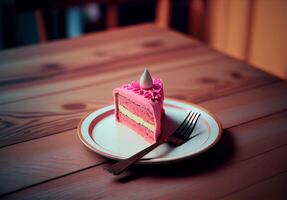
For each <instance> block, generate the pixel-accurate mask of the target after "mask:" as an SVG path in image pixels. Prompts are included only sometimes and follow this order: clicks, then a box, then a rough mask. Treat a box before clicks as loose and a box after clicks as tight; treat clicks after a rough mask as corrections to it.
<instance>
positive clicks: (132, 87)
mask: <svg viewBox="0 0 287 200" xmlns="http://www.w3.org/2000/svg"><path fill="white" fill-rule="evenodd" d="M113 95H114V104H115V117H116V120H117V121H118V122H121V123H123V124H125V125H126V126H128V127H130V128H132V129H133V130H135V132H136V133H138V134H139V135H141V136H142V137H143V138H145V139H146V140H147V141H148V142H150V143H154V142H156V139H157V138H158V136H159V135H160V133H161V119H162V116H163V115H164V109H163V100H164V93H163V84H162V81H161V80H160V79H153V87H152V88H151V89H147V90H146V89H142V88H141V87H140V85H139V83H138V82H132V83H130V84H125V85H123V86H121V87H118V88H115V89H114V90H113ZM118 96H123V97H125V98H126V99H129V100H130V101H131V102H134V104H135V105H140V106H141V107H142V108H146V110H147V111H146V112H145V113H143V112H137V116H138V117H140V118H142V119H149V118H150V115H147V116H146V113H147V112H148V111H150V112H151V113H152V118H150V119H153V121H154V123H153V125H154V126H155V131H154V132H151V136H149V137H148V138H149V139H147V136H144V135H146V133H147V129H146V128H145V127H143V126H141V125H139V124H137V123H136V122H134V121H132V120H131V119H126V120H124V121H121V120H120V118H123V117H121V113H120V112H119V103H120V100H119V98H118ZM126 109H127V110H129V106H128V105H126ZM132 110H136V109H132ZM125 117H126V116H125ZM126 118H128V117H126ZM129 123H130V125H129ZM137 126H138V128H137ZM133 127H134V128H133Z"/></svg>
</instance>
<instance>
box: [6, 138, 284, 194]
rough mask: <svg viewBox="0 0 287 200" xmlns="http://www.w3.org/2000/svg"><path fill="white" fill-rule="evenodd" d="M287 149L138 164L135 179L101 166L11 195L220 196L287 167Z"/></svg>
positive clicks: (273, 174)
mask: <svg viewBox="0 0 287 200" xmlns="http://www.w3.org/2000/svg"><path fill="white" fill-rule="evenodd" d="M237 142H238V141H237ZM253 145H254V144H253ZM221 153H223V152H221ZM286 153H287V147H286V145H285V146H282V147H280V148H277V149H274V150H271V151H269V152H267V153H264V154H261V155H259V156H256V157H252V158H250V159H247V160H245V161H242V162H230V163H228V164H226V163H225V164H224V165H223V164H221V165H220V162H217V164H215V158H214V157H213V158H212V157H211V156H215V155H212V154H209V158H208V156H202V157H198V158H197V159H195V160H193V161H189V162H184V163H182V164H181V165H179V164H178V165H173V166H162V167H160V168H159V166H155V167H137V171H138V172H137V174H138V177H133V178H134V179H135V180H132V181H130V182H129V181H128V179H129V178H132V177H124V178H121V179H117V178H115V177H114V176H113V175H110V174H107V172H105V171H104V170H103V169H102V168H101V167H94V168H91V169H88V170H84V171H81V172H78V173H76V174H73V175H70V176H66V177H63V178H60V179H57V180H53V181H49V182H47V183H44V184H40V185H37V186H35V187H31V188H28V189H26V190H23V191H20V192H17V193H13V194H11V195H9V196H7V199H43V198H50V199H55V198H57V199H67V198H76V199H78V198H81V199H83V198H89V199H96V198H102V199H110V198H113V199H135V198H136V199H155V198H161V199H174V198H180V199H186V198H187V197H188V198H189V199H190V198H197V199H198V198H199V199H202V198H204V199H210V198H212V199H213V198H220V197H222V196H224V194H226V193H228V192H233V191H238V190H240V189H241V188H245V187H246V186H248V185H252V184H255V183H258V182H261V181H263V180H265V179H267V178H269V177H272V176H275V175H277V174H279V173H282V172H284V171H286V168H287V159H286V157H284V156H283V157H282V155H284V154H286ZM211 163H212V164H211ZM266 163H270V164H268V165H266ZM271 163H272V164H271ZM215 185H216V188H215Z"/></svg>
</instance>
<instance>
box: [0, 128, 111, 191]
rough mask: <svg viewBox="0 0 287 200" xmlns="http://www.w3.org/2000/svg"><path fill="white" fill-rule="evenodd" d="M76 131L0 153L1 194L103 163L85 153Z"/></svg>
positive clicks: (100, 159) (20, 145) (8, 148)
mask: <svg viewBox="0 0 287 200" xmlns="http://www.w3.org/2000/svg"><path fill="white" fill-rule="evenodd" d="M76 133H77V131H76V130H71V131H66V132H64V133H61V134H57V135H53V136H50V137H44V138H41V139H37V140H33V141H29V142H25V143H21V144H18V145H13V146H10V147H7V148H4V149H1V151H0V166H1V167H0V177H1V181H0V193H1V194H2V193H5V192H9V191H12V190H15V189H19V188H23V187H27V186H29V185H31V184H35V183H39V182H43V181H46V180H49V179H52V178H55V177H59V176H63V175H66V174H68V173H71V172H74V171H78V170H80V169H83V168H86V167H91V166H95V165H97V164H100V163H103V162H104V160H105V159H104V158H102V157H100V156H98V155H97V154H95V153H94V152H92V151H90V150H88V149H87V148H86V147H85V146H84V145H82V143H81V142H80V140H79V139H78V137H77V134H76Z"/></svg>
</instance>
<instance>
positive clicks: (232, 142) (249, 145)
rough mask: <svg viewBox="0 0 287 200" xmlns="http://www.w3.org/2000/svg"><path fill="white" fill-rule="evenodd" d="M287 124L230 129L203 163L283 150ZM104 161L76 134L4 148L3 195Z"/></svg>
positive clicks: (277, 119) (275, 119) (276, 121)
mask: <svg viewBox="0 0 287 200" xmlns="http://www.w3.org/2000/svg"><path fill="white" fill-rule="evenodd" d="M286 123H287V112H283V113H280V114H277V115H273V116H270V117H267V118H263V119H260V120H256V121H253V122H250V123H247V124H244V125H241V126H238V127H234V128H230V129H227V130H225V132H224V135H223V138H222V140H221V141H220V143H219V145H218V146H217V147H216V148H215V149H214V150H213V151H211V152H210V153H209V154H208V155H207V157H205V158H203V161H201V162H205V161H206V162H207V163H208V162H214V164H215V165H217V164H218V163H217V162H223V161H224V160H225V161H224V162H227V164H226V165H227V166H228V163H234V162H242V161H244V160H248V159H250V158H252V157H255V156H257V155H260V154H262V153H264V152H268V151H270V150H272V149H274V148H278V147H281V146H283V145H285V144H286V142H287V135H286V134H285V133H286V131H287V127H286V126H285V124H286ZM254 144H256V145H254ZM35 148H36V149H37V151H35ZM15 152H18V153H17V155H15ZM199 159H201V158H199ZM206 159H207V160H206ZM204 160H205V161H204ZM216 160H217V161H216ZM226 160H227V161H226ZM103 161H104V159H101V157H99V156H97V155H96V154H94V153H92V152H91V151H90V150H88V149H86V148H85V147H84V146H83V144H81V143H80V140H79V139H78V137H77V135H76V130H71V131H67V132H65V133H61V134H56V135H53V136H48V137H44V138H41V139H37V140H32V141H28V142H24V143H21V144H17V145H13V146H9V147H6V148H2V149H1V150H0V163H1V170H0V177H1V179H2V180H3V181H1V182H0V188H1V189H0V193H2V194H4V193H7V192H12V191H14V190H17V189H20V188H24V187H27V186H30V185H33V184H37V183H40V182H43V181H47V180H49V179H54V178H57V177H59V176H63V175H66V174H69V173H73V172H75V171H77V170H82V169H83V168H89V167H91V166H93V165H97V164H99V163H102V162H103ZM195 162H196V161H195ZM39 163H41V165H39ZM219 164H220V163H219ZM30 177H33V178H30Z"/></svg>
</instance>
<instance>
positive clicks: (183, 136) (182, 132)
mask: <svg viewBox="0 0 287 200" xmlns="http://www.w3.org/2000/svg"><path fill="white" fill-rule="evenodd" d="M196 115H197V113H196V112H193V113H192V116H191V117H190V118H189V119H188V121H187V123H186V126H185V127H184V128H183V130H182V131H181V132H180V133H179V134H178V136H179V137H182V138H183V139H185V135H186V132H187V131H188V130H189V129H190V127H191V126H192V121H193V120H194V118H195V117H196Z"/></svg>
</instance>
